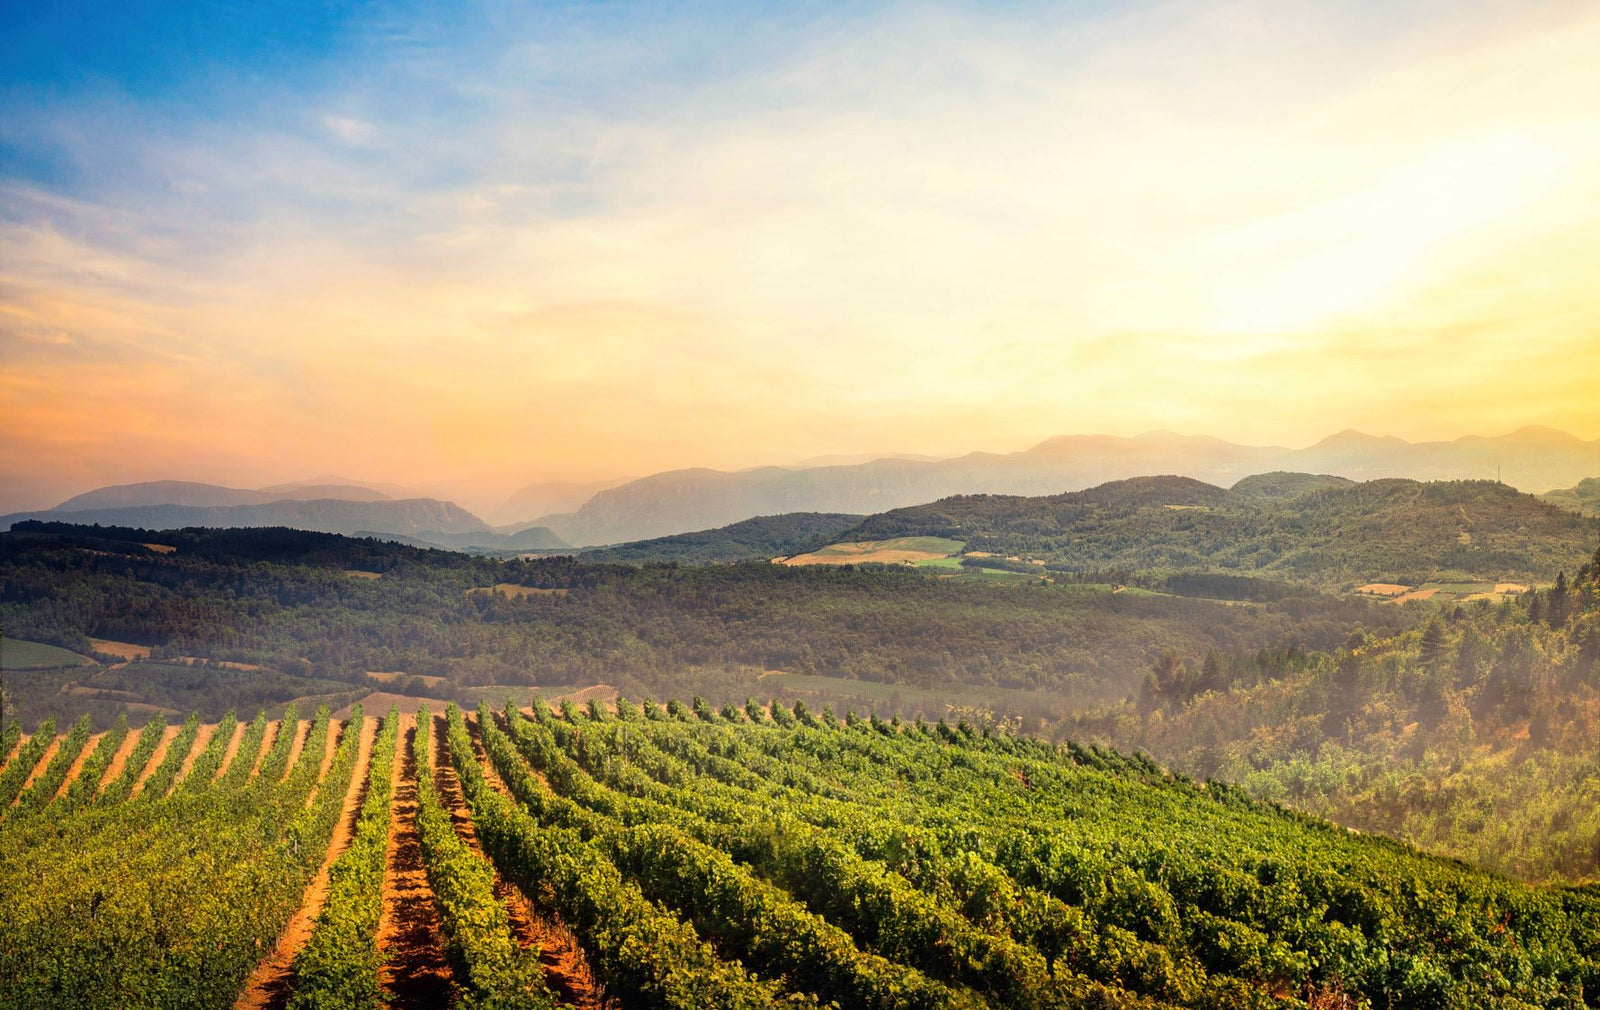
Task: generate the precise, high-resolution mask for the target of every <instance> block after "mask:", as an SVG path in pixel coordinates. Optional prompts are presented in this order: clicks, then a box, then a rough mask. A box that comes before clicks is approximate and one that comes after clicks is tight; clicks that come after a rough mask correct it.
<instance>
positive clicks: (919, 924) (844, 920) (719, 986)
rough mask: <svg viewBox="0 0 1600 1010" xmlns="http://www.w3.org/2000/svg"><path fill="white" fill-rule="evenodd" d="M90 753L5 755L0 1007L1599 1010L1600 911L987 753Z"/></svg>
mask: <svg viewBox="0 0 1600 1010" xmlns="http://www.w3.org/2000/svg"><path fill="white" fill-rule="evenodd" d="M64 729H65V732H64V733H62V734H60V735H59V736H58V735H57V727H55V726H54V725H42V726H40V727H38V728H37V730H36V732H35V733H34V734H33V735H31V736H29V737H27V738H25V739H22V738H19V734H18V733H16V732H15V731H9V732H7V733H5V734H0V760H3V761H4V768H3V770H0V1007H109V1006H119V1007H212V1006H214V1007H227V1006H239V1007H282V1006H293V1007H334V1008H337V1007H376V1006H380V1005H382V1004H383V1003H384V1002H387V1003H388V1004H389V1005H391V1006H394V1007H424V1006H445V1005H459V1006H485V1007H488V1006H493V1007H548V1006H583V1007H601V1006H606V1007H630V1008H631V1007H662V1008H665V1007H682V1008H705V1007H768V1006H785V1007H806V1006H828V1005H837V1006H839V1007H869V1008H874V1007H881V1008H889V1007H968V1008H980V1007H1007V1008H1011V1007H1021V1008H1035V1007H1037V1008H1048V1007H1164V1006H1183V1007H1218V1008H1220V1007H1306V1006H1310V1007H1316V1008H1332V1007H1360V1006H1371V1007H1385V1008H1387V1007H1394V1008H1399V1007H1407V1008H1411V1007H1572V1008H1577V1007H1585V1006H1597V1005H1600V890H1597V889H1595V888H1587V889H1585V888H1569V889H1554V888H1532V887H1526V886H1522V885H1518V884H1513V883H1510V882H1507V881H1504V880H1500V879H1498V878H1495V877H1492V876H1489V875H1487V874H1483V873H1480V872H1478V871H1474V870H1470V869H1468V868H1466V867H1464V866H1462V865H1461V864H1458V863H1453V862H1449V861H1445V860H1439V859H1435V858H1432V857H1427V856H1424V855H1420V854H1418V853H1415V852H1413V851H1410V850H1408V849H1406V848H1404V847H1402V846H1400V845H1397V844H1395V843H1392V842H1388V841H1384V840H1380V839H1376V838H1371V837H1366V836H1359V835H1354V834H1351V833H1349V832H1346V831H1343V830H1340V829H1337V828H1333V827H1331V826H1328V825H1324V824H1322V823H1320V822H1315V821H1311V820H1309V819H1306V818H1303V817H1299V816H1295V815H1291V814H1287V813H1284V812H1282V811H1279V810H1277V809H1276V808H1270V807H1265V806H1261V805H1259V804H1256V803H1253V802H1251V801H1249V800H1246V799H1245V798H1243V797H1242V795H1241V794H1239V793H1237V792H1236V791H1234V790H1231V789H1227V788H1220V787H1215V786H1213V787H1205V786H1201V785H1197V784H1194V783H1191V782H1188V781H1185V780H1181V779H1174V778H1172V777H1170V776H1168V775H1166V774H1164V773H1163V772H1162V771H1161V770H1160V769H1159V768H1157V767H1155V766H1154V765H1152V764H1150V763H1149V762H1147V761H1145V760H1143V759H1139V758H1130V757H1126V756H1121V755H1117V754H1113V753H1110V752H1104V751H1099V750H1093V749H1088V750H1086V749H1080V748H1074V747H1068V748H1066V749H1054V748H1051V747H1050V746H1048V745H1046V744H1043V743H1039V742H1035V741H1029V740H1023V739H1016V738H1012V737H1007V736H999V735H996V736H988V735H985V734H984V733H982V732H979V731H975V730H973V729H971V728H970V727H966V726H962V725H957V726H947V725H945V724H942V723H940V724H933V725H925V724H916V725H901V724H898V723H884V722H881V721H878V720H876V719H867V720H860V719H855V718H854V717H847V718H845V719H836V718H834V716H833V714H832V713H831V712H824V713H823V714H821V715H815V714H813V713H811V712H810V711H808V710H807V709H806V708H805V706H804V704H803V703H801V704H799V705H797V706H796V707H795V708H794V709H786V708H780V707H765V706H758V705H756V704H755V703H750V704H747V705H746V706H744V707H743V708H736V707H732V706H729V707H725V708H724V709H722V710H720V711H714V710H712V709H711V708H710V707H708V706H706V705H705V704H704V703H700V702H697V703H695V704H693V705H684V704H682V703H679V702H672V703H669V704H668V705H666V706H664V707H663V706H659V705H655V704H651V703H649V702H646V703H645V704H643V705H635V704H630V703H628V702H626V701H621V700H619V701H618V703H617V704H616V706H614V707H610V706H603V705H601V704H600V703H599V702H598V701H596V702H592V703H591V704H590V705H589V706H588V707H587V708H584V709H579V708H577V707H575V706H573V705H572V704H571V703H566V704H565V705H564V706H563V709H562V710H561V711H559V712H555V711H551V710H550V709H549V708H548V707H546V706H545V705H544V704H543V703H542V702H539V701H538V700H537V699H535V700H534V703H533V706H532V707H531V709H518V708H514V707H511V706H507V707H506V708H505V709H504V710H502V711H495V710H491V709H490V708H489V707H488V706H487V705H485V706H483V707H481V708H480V709H479V710H478V711H477V712H476V713H463V712H461V711H459V710H458V709H456V708H454V707H453V706H452V707H450V708H448V709H447V710H446V711H445V712H443V713H439V712H434V713H428V712H426V711H424V712H422V713H419V714H418V715H416V716H411V715H401V714H399V713H397V712H394V711H391V712H389V713H388V714H387V715H385V716H384V717H383V718H381V719H380V718H369V717H366V716H364V715H363V714H362V713H360V712H359V711H357V712H354V713H352V717H351V718H350V719H349V720H347V721H344V722H342V723H341V722H338V721H335V720H332V719H330V718H329V715H328V713H327V711H326V710H322V711H319V712H317V713H314V714H313V715H312V716H311V717H310V718H308V719H305V720H301V719H299V718H298V713H296V712H294V711H290V712H288V713H286V716H285V718H284V719H283V720H281V721H279V722H269V721H268V720H267V719H266V718H265V717H264V716H258V717H256V718H255V719H253V720H251V721H249V722H241V721H238V720H235V719H233V718H232V717H231V716H230V717H228V718H225V719H224V720H223V721H222V722H221V723H220V724H211V725H201V724H199V723H198V721H197V720H195V719H190V720H188V721H187V722H185V723H184V724H182V725H181V726H177V727H169V726H167V725H166V723H165V722H164V720H162V719H161V718H160V717H158V718H157V719H156V720H155V721H153V722H151V723H150V724H148V725H146V726H144V727H143V728H141V729H134V728H132V727H129V726H128V725H127V724H126V722H120V723H118V724H117V725H116V726H114V727H113V728H112V729H111V730H110V731H109V732H107V733H105V734H101V735H92V734H91V733H90V732H89V725H88V723H87V722H82V723H79V724H77V725H75V726H72V727H65V728H64Z"/></svg>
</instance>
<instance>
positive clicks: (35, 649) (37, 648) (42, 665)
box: [0, 638, 94, 670]
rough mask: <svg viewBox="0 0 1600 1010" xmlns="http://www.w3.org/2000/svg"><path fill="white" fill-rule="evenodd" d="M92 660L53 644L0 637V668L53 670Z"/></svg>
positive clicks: (82, 664)
mask: <svg viewBox="0 0 1600 1010" xmlns="http://www.w3.org/2000/svg"><path fill="white" fill-rule="evenodd" d="M92 662H94V661H93V660H91V659H90V658H89V657H87V656H80V655H78V654H77V653H76V652H70V651H68V650H66V649H62V648H58V647H56V646H54V645H45V644H43V643H42V642H23V641H19V640H18V639H15V638H0V670H55V669H60V668H62V667H68V666H85V665H87V664H89V663H92Z"/></svg>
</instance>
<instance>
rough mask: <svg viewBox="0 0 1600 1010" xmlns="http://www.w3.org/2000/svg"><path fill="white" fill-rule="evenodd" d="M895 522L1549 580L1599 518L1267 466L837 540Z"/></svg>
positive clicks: (993, 547) (1461, 484) (1307, 573)
mask: <svg viewBox="0 0 1600 1010" xmlns="http://www.w3.org/2000/svg"><path fill="white" fill-rule="evenodd" d="M1296 491H1302V492H1303V493H1298V494H1297V493H1295V492H1296ZM903 536H938V537H949V538H952V539H957V540H962V541H965V542H966V544H967V548H968V551H969V552H973V551H977V552H984V553H993V554H998V555H1005V556H1017V555H1020V556H1023V557H1024V558H1027V559H1031V560H1043V561H1045V562H1046V563H1047V565H1048V566H1050V567H1051V568H1054V569H1057V570H1060V571H1064V572H1090V571H1096V570H1122V571H1140V570H1144V571H1166V572H1173V571H1190V570H1193V571H1202V572H1217V573H1230V574H1236V575H1262V576H1267V577H1270V578H1277V579H1287V580H1295V581H1303V582H1310V583H1315V584H1318V585H1323V586H1328V587H1341V586H1342V587H1348V586H1352V585H1356V584H1360V583H1363V582H1370V581H1394V582H1403V583H1406V584H1408V585H1416V584H1420V583H1422V582H1425V581H1427V580H1429V579H1430V578H1432V577H1433V576H1434V575H1435V573H1440V572H1451V573H1464V574H1466V575H1468V576H1471V578H1468V579H1457V580H1456V581H1475V580H1477V579H1487V580H1489V581H1494V580H1496V579H1521V580H1533V581H1541V582H1548V581H1549V580H1551V579H1553V578H1555V576H1556V573H1557V572H1558V571H1559V570H1561V569H1562V568H1567V569H1569V570H1570V569H1572V568H1574V567H1576V565H1577V564H1578V563H1580V562H1581V561H1582V560H1583V559H1584V558H1585V557H1586V556H1587V555H1588V553H1589V552H1590V551H1592V550H1593V549H1594V544H1595V542H1596V539H1597V537H1600V527H1597V525H1596V523H1595V522H1594V521H1593V520H1592V519H1585V518H1583V517H1580V516H1576V515H1573V514H1572V513H1570V512H1566V511H1564V510H1562V509H1559V508H1556V507H1554V506H1552V505H1550V504H1548V503H1546V502H1542V501H1539V500H1538V499H1537V498H1535V497H1534V496H1532V495H1527V494H1522V493H1520V492H1518V491H1516V490H1514V489H1512V488H1510V487H1507V486H1505V485H1503V484H1495V483H1493V482H1488V481H1449V482H1438V483H1427V484H1425V483H1419V482H1417V481H1410V480H1375V481H1368V482H1366V483H1363V484H1354V483H1351V482H1348V481H1340V480H1338V479H1336V478H1318V477H1311V476H1309V475H1294V474H1267V475H1262V476H1261V477H1255V478H1247V479H1246V480H1245V481H1242V482H1240V486H1238V487H1236V488H1235V489H1233V490H1225V489H1223V488H1219V487H1213V486H1211V485H1209V484H1205V483H1202V482H1200V481H1196V480H1191V479H1189V478H1186V477H1141V478H1135V479H1132V480H1125V481H1115V482H1112V483H1110V484H1105V485H1102V486H1100V487H1097V488H1091V489H1089V490H1087V491H1078V492H1073V493H1071V494H1062V495H1052V496H1049V497H1042V498H1019V497H1008V496H998V495H966V496H960V497H955V498H946V499H943V500H941V501H937V502H933V503H931V504H928V505H920V506H916V507H913V508H905V509H896V510H894V511H892V512H885V513H882V514H880V515H876V516H871V517H869V518H868V519H866V520H864V521H863V522H862V523H861V524H860V525H859V526H857V527H856V528H854V529H852V530H849V531H847V532H846V533H844V534H842V535H841V536H840V537H839V540H841V541H858V540H877V539H886V538H890V537H903Z"/></svg>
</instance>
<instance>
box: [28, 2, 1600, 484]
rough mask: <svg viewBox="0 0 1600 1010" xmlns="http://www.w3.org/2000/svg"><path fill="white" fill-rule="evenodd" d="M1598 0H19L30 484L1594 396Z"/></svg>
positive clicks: (1562, 407)
mask: <svg viewBox="0 0 1600 1010" xmlns="http://www.w3.org/2000/svg"><path fill="white" fill-rule="evenodd" d="M1597 52H1600V6H1597V5H1596V4H1594V3H1593V2H1591V0H1571V2H1543V0H1521V2H1485V0H1453V2H1433V0H1397V2H1385V3H1374V2H1361V3H1343V2H1338V0H1333V2H1315V3H1313V2H1305V0H1271V2H1265V0H1261V2H1257V0H1232V2H1220V3H1213V2H1195V3H1163V2H1135V3H1113V2H1109V0H1096V2H1077V3H1051V4H1042V3H1041V4H1035V3H1013V4H993V3H985V4H960V3H941V4H909V3H908V4H887V5H885V4H873V3H865V2H852V3H847V4H846V3H841V4H830V3H797V4H789V5H781V6H780V5H768V4H702V3H690V2H681V3H669V4H662V3H657V4H648V5H646V4H624V3H604V2H602V3H569V4H545V5H537V4H527V5H524V4H516V5H513V4H502V3H481V4H479V3H467V4H459V5H457V4H431V3H414V4H385V3H377V2H373V3H366V4H351V5H344V4H331V3H326V4H325V3H317V2H300V0H263V2H256V3H247V2H243V0H236V2H230V3H216V2H212V0H200V2H194V3H181V4H180V3H153V2H146V0H126V2H119V3H114V4H112V3H105V4H99V3H83V2H76V0H10V2H8V3H6V4H4V5H0V511H6V510H11V509H21V508H39V507H48V506H50V505H53V504H55V503H56V502H58V501H60V500H61V499H63V498H65V497H67V496H68V495H71V494H74V493H77V492H80V491H84V490H87V489H89V488H93V487H96V486H100V485H103V484H110V483H123V482H129V481H137V480H151V479H184V480H203V481H212V482H217V483H223V484H228V485H231V486H236V487H256V486H262V485H266V484H272V483H277V482H283V481H290V480H296V479H302V478H306V477H310V476H312V475H315V474H337V475H342V476H346V477H350V478H354V479H358V480H367V481H388V482H395V483H399V484H403V485H407V486H410V487H418V488H423V489H427V490H430V491H438V492H441V493H448V494H451V496H453V497H456V498H458V499H459V500H461V501H462V502H463V503H464V504H468V505H469V507H470V506H472V505H477V506H478V507H480V508H485V507H489V506H492V505H493V504H496V503H498V500H500V499H503V498H504V496H505V495H506V494H508V493H509V492H510V491H511V490H513V489H515V488H517V487H519V486H521V485H523V484H526V483H529V482H532V481H544V480H548V481H565V480H573V481H588V480H599V479H605V478H611V477H616V476H621V475H629V474H633V475H640V474H646V473H651V472H655V471H659V470H664V469H670V468H675V467H682V466H712V467H720V468H737V467H743V466H752V465H758V464H768V463H785V462H791V461H796V460H800V459H804V458H807V457H813V456H821V455H829V456H836V455H841V454H856V453H874V452H891V451H892V452H907V453H920V454H928V455H953V454H957V453H963V452H968V451H972V450H975V449H985V450H990V451H1015V450H1018V449H1023V448H1026V447H1027V446H1029V445H1031V444H1034V443H1036V442H1038V441H1040V440H1042V439H1045V438H1048V437H1050V436H1053V435H1059V434H1069V433H1109V434H1122V435H1132V434H1137V433H1139V432H1143V431H1147V430H1152V429H1171V430H1177V431H1181V432H1184V433H1188V434H1209V435H1215V436H1219V437H1223V438H1228V439H1231V440H1234V441H1239V442H1246V443H1252V444H1278V445H1291V446H1293V445H1305V444H1309V443H1310V442H1313V441H1316V440H1317V439H1319V438H1321V437H1323V436H1325V435H1328V434H1330V433H1332V432H1334V431H1338V430H1340V429H1344V428H1358V429H1361V430H1363V431H1369V432H1374V433H1378V434H1393V435H1399V436H1401V437H1405V438H1411V439H1434V438H1452V437H1456V436H1459V435H1462V434H1469V433H1473V434H1487V435H1493V434H1502V433H1504V432H1507V431H1510V430H1512V429H1514V428H1517V427H1520V426H1523V425H1528V424H1541V425H1550V426H1554V427H1558V428H1562V429H1564V430H1567V431H1570V432H1572V433H1574V434H1576V435H1579V436H1580V437H1583V438H1596V437H1600V395H1596V393H1595V390H1597V389H1600V283H1596V282H1595V278H1596V277H1597V276H1600V102H1597V101H1596V100H1595V97H1596V96H1597V95H1600V60H1597V59H1596V58H1595V53H1597Z"/></svg>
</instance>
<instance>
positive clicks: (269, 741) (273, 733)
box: [248, 720, 297, 778]
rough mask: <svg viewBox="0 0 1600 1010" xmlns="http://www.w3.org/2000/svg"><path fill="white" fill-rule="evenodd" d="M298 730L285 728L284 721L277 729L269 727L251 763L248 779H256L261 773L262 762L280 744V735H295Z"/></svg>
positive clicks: (280, 721)
mask: <svg viewBox="0 0 1600 1010" xmlns="http://www.w3.org/2000/svg"><path fill="white" fill-rule="evenodd" d="M296 728H297V727H293V726H289V727H285V726H284V724H283V722H282V720H279V722H278V723H277V725H276V727H274V726H271V725H269V726H268V727H267V732H265V733H263V734H261V746H260V747H258V748H257V749H256V757H255V760H254V761H252V762H250V774H249V776H248V778H255V777H256V776H257V775H259V774H260V773H261V762H262V761H265V760H266V757H267V751H269V750H271V749H272V745H273V744H275V743H277V742H278V734H279V733H293V732H294V731H295V729H296Z"/></svg>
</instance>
